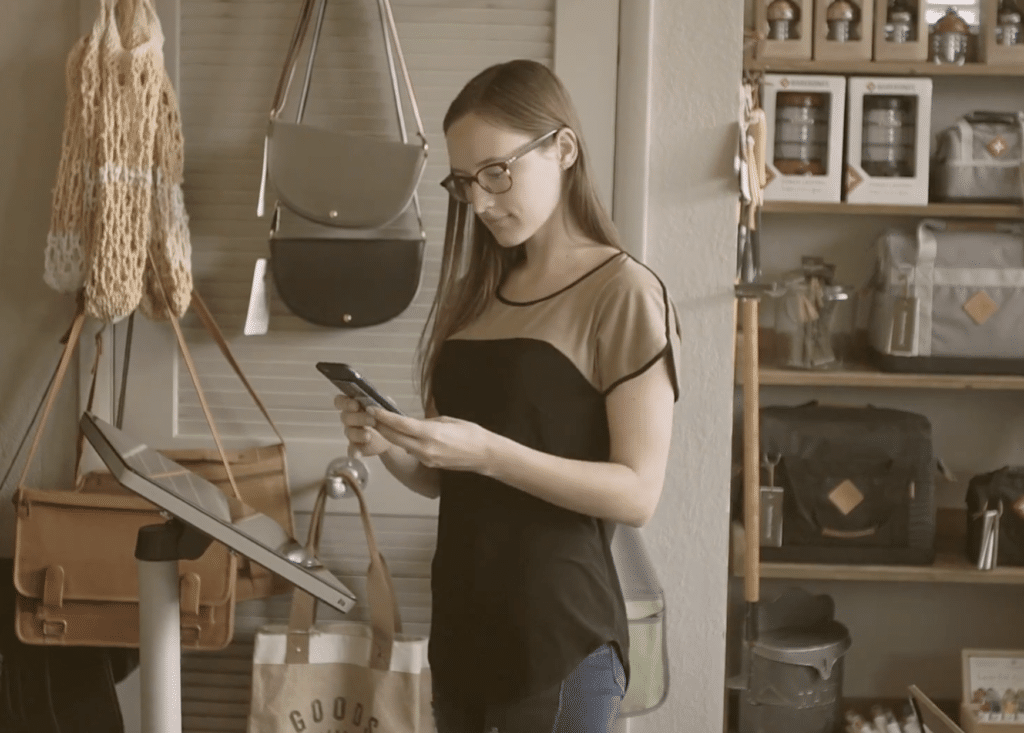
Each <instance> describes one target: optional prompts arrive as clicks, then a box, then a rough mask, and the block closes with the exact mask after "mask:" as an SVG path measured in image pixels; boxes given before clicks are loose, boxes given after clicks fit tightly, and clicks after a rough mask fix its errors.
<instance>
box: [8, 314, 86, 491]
mask: <svg viewBox="0 0 1024 733" xmlns="http://www.w3.org/2000/svg"><path fill="white" fill-rule="evenodd" d="M84 323H85V300H84V299H83V298H81V297H80V298H79V299H78V307H77V309H76V311H75V316H74V319H73V320H72V321H71V328H70V329H68V333H67V336H66V338H67V343H65V344H64V353H63V354H61V357H60V362H59V363H58V364H57V373H56V374H55V375H54V377H53V382H52V383H51V384H50V391H49V392H48V393H47V395H46V402H45V403H44V405H43V412H42V415H41V416H40V418H39V426H38V427H37V428H36V434H35V436H34V437H33V439H32V445H31V446H30V447H29V449H28V457H27V458H26V459H25V465H24V467H23V468H22V469H21V476H20V478H19V479H18V488H26V487H25V480H26V479H27V478H28V472H29V469H30V468H31V466H32V461H33V459H34V458H35V455H36V452H37V451H38V450H39V444H40V442H42V438H43V432H44V430H45V429H46V423H47V422H48V421H49V419H50V413H51V412H52V411H53V403H54V402H55V401H56V399H57V393H58V392H60V388H61V387H62V386H63V385H64V378H65V376H66V375H67V372H68V365H69V364H70V363H71V357H72V355H73V354H74V353H75V348H76V347H77V346H78V340H79V338H80V337H81V335H82V325H83V324H84Z"/></svg>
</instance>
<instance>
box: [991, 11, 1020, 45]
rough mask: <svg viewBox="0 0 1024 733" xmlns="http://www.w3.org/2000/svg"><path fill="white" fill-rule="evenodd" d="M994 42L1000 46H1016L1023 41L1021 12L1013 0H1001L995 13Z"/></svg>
mask: <svg viewBox="0 0 1024 733" xmlns="http://www.w3.org/2000/svg"><path fill="white" fill-rule="evenodd" d="M995 31H996V33H995V35H996V43H998V44H999V45H1001V46H1016V45H1019V44H1020V43H1022V42H1024V40H1022V38H1021V12H1020V9H1019V8H1018V7H1017V4H1016V3H1015V2H1014V1H1013V0H1002V2H1001V3H1000V4H999V12H998V13H997V14H996V29H995Z"/></svg>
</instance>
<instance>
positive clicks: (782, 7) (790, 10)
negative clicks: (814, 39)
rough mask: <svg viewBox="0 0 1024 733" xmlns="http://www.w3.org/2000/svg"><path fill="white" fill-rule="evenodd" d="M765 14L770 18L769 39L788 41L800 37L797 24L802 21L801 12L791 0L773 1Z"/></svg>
mask: <svg viewBox="0 0 1024 733" xmlns="http://www.w3.org/2000/svg"><path fill="white" fill-rule="evenodd" d="M765 14H766V15H767V16H768V38H770V39H771V40H773V41H788V40H790V39H792V38H797V37H798V35H797V31H796V24H797V21H798V20H799V19H800V11H799V9H798V8H797V7H796V5H794V4H793V3H792V2H791V0H772V2H771V3H770V4H769V5H768V7H767V8H766V9H765Z"/></svg>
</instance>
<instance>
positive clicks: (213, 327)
mask: <svg viewBox="0 0 1024 733" xmlns="http://www.w3.org/2000/svg"><path fill="white" fill-rule="evenodd" d="M192 310H194V311H195V312H196V315H198V316H199V320H200V321H201V322H202V324H203V325H204V326H205V327H206V330H207V331H208V332H209V334H210V336H211V337H212V338H213V340H214V342H215V343H216V344H217V346H218V347H219V348H220V351H221V353H222V354H223V355H224V358H225V359H227V361H228V363H229V364H230V365H231V368H232V369H234V370H235V374H236V375H238V378H239V379H240V380H242V384H243V385H245V389H246V390H247V391H248V392H249V396H250V397H252V399H253V402H255V403H256V407H258V408H259V411H260V412H261V413H262V414H263V417H264V418H265V419H266V421H267V423H268V424H269V425H270V429H271V430H273V431H274V435H276V436H277V439H278V440H279V441H280V442H281V443H284V436H282V435H281V431H280V430H278V429H277V425H276V424H275V423H274V418H272V417H271V416H270V411H269V410H268V409H267V407H266V405H264V404H263V400H261V399H260V397H259V395H258V394H256V390H255V389H253V386H252V384H250V383H249V379H248V378H247V377H246V376H245V372H243V371H242V367H241V365H240V364H239V363H238V360H237V359H235V355H234V354H233V353H232V351H231V347H230V346H228V342H227V339H225V338H224V333H223V332H222V331H221V330H220V326H218V325H217V321H215V320H214V318H213V315H212V314H211V313H210V309H209V308H207V306H206V302H205V301H204V300H203V299H202V297H200V295H199V291H198V290H194V289H193V290H192Z"/></svg>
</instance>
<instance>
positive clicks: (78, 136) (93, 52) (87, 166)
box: [43, 0, 113, 293]
mask: <svg viewBox="0 0 1024 733" xmlns="http://www.w3.org/2000/svg"><path fill="white" fill-rule="evenodd" d="M111 2H113V0H103V7H102V9H101V11H100V14H99V15H98V16H97V18H96V22H95V23H94V24H93V28H92V30H91V31H90V32H89V33H88V34H87V35H85V36H83V37H81V38H80V39H78V41H77V42H76V43H75V45H74V46H73V47H72V48H71V51H70V52H69V53H68V58H67V62H66V64H65V70H64V71H65V74H64V83H65V89H66V92H67V102H66V103H65V107H64V133H63V136H62V141H61V155H60V163H59V164H58V166H57V180H56V183H55V185H54V189H53V207H52V210H51V213H50V229H49V232H48V233H47V236H46V249H45V251H44V263H43V280H44V281H45V282H46V284H47V285H49V286H50V287H51V288H53V289H54V290H56V291H58V292H61V293H73V292H77V291H78V290H79V289H81V287H82V285H83V284H84V282H85V271H86V267H87V262H88V260H89V257H90V250H91V240H92V222H93V214H94V210H95V208H94V207H95V198H96V177H97V175H98V165H97V159H96V152H97V151H96V145H95V140H96V129H97V121H98V116H99V95H100V45H101V43H102V42H103V37H104V35H105V33H106V17H105V16H106V6H107V5H108V4H109V3H111Z"/></svg>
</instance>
